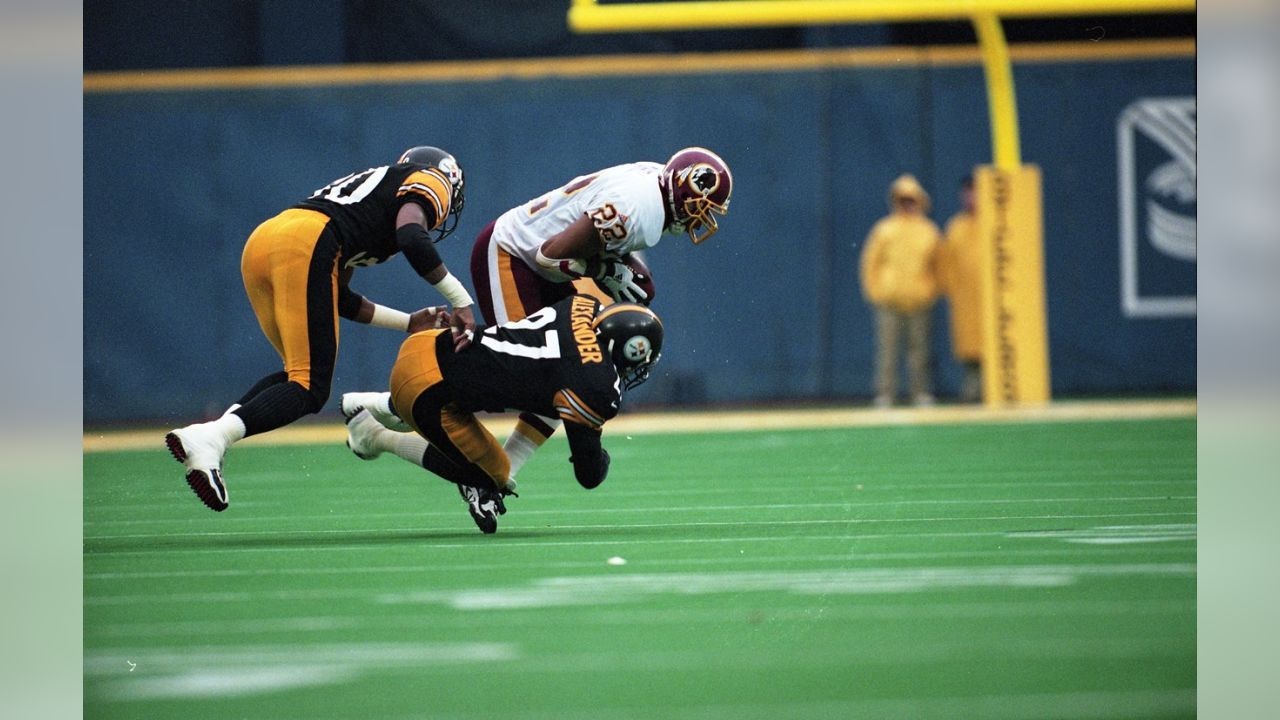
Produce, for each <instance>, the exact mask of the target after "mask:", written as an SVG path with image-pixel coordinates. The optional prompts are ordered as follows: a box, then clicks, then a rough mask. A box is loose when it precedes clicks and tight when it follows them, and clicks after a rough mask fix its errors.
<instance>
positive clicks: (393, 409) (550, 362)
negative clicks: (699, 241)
mask: <svg viewBox="0 0 1280 720" xmlns="http://www.w3.org/2000/svg"><path fill="white" fill-rule="evenodd" d="M661 352H662V321H661V320H659V319H658V316H657V315H655V314H654V313H653V311H652V310H650V309H649V308H647V307H645V306H643V305H638V304H634V303H619V304H614V305H609V306H608V307H604V306H603V305H602V304H601V302H600V300H599V299H597V298H595V297H592V296H590V295H573V296H571V297H568V298H566V299H564V300H561V301H560V302H558V303H556V304H554V305H550V306H548V307H545V308H543V309H541V310H539V311H537V312H535V313H533V314H532V315H530V316H528V317H527V318H525V319H523V320H517V321H513V322H509V323H506V324H503V325H496V326H491V327H488V328H485V329H484V330H483V331H482V332H480V333H479V334H478V335H477V336H476V342H475V343H474V344H472V345H471V346H470V347H468V348H465V349H462V350H458V349H455V347H454V344H453V343H452V342H449V341H448V340H447V339H445V338H443V337H442V331H440V330H428V331H425V332H420V333H417V334H415V335H412V336H411V337H410V338H409V339H408V340H406V341H405V342H404V345H402V346H401V348H400V355H399V357H398V358H397V359H396V364H395V366H394V367H393V368H392V370H391V384H390V389H391V391H390V392H386V393H347V394H346V395H344V396H343V398H342V407H343V412H344V413H347V414H348V415H349V419H348V421H347V446H348V447H350V448H351V450H352V452H354V453H355V454H356V455H358V456H359V457H361V458H364V459H366V460H372V459H373V458H375V457H377V456H379V455H381V454H382V453H384V452H390V453H392V454H395V455H397V456H399V457H401V458H403V459H405V460H407V461H409V462H411V463H413V464H415V465H419V466H422V467H424V468H426V469H427V470H430V471H431V472H433V473H435V474H436V475H439V476H440V477H442V478H444V479H446V480H449V481H450V482H453V483H455V484H457V485H458V490H459V492H461V493H462V497H463V499H464V500H466V501H467V507H468V509H469V511H470V512H471V517H472V519H473V520H475V522H476V525H478V526H479V527H480V530H481V531H482V532H485V533H492V532H494V531H496V530H497V528H498V515H500V514H502V513H505V512H506V507H505V505H504V503H503V497H504V496H506V495H509V494H514V492H515V481H514V480H513V479H512V478H511V476H510V475H511V465H510V461H509V460H508V458H507V454H506V452H504V451H503V449H502V446H501V445H499V444H498V442H497V441H496V440H495V439H494V437H493V435H492V434H490V433H489V431H488V430H487V429H485V427H484V426H483V425H481V424H480V422H479V421H478V420H476V417H475V415H474V413H476V412H479V411H486V412H502V411H505V410H520V411H524V412H534V413H538V414H539V415H544V416H547V417H555V418H559V419H561V420H563V421H564V426H565V429H566V433H567V435H568V439H569V450H570V453H571V457H570V458H569V460H570V462H572V463H573V471H574V475H575V476H576V477H577V480H578V483H579V484H581V485H582V486H583V487H585V488H588V489H590V488H594V487H596V486H598V485H599V484H600V483H601V482H604V479H605V475H606V474H608V472H609V453H608V452H607V451H606V450H605V449H604V448H603V447H602V446H601V444H600V428H601V426H603V425H604V423H605V422H606V421H608V420H609V419H610V418H612V417H614V416H615V415H617V414H618V407H619V405H620V404H621V402H622V393H623V391H624V390H626V389H628V388H632V387H635V386H636V385H639V384H640V383H642V382H644V381H645V379H647V378H648V377H649V372H650V370H651V369H652V368H653V366H654V364H655V363H657V362H658V357H659V355H660V354H661ZM398 430H412V431H415V432H399V431H398Z"/></svg>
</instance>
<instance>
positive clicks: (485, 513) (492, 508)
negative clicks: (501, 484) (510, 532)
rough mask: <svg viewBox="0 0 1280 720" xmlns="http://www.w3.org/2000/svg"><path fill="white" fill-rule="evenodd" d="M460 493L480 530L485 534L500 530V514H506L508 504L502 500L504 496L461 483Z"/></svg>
mask: <svg viewBox="0 0 1280 720" xmlns="http://www.w3.org/2000/svg"><path fill="white" fill-rule="evenodd" d="M458 494H460V495H462V499H463V500H465V501H466V503H467V512H469V513H471V519H472V520H474V521H475V523H476V527H478V528H480V532H482V533H484V534H485V535H492V534H493V533H495V532H497V531H498V516H499V515H505V514H506V512H507V506H506V504H505V503H504V502H502V496H501V495H499V494H498V493H495V492H490V491H488V490H480V489H478V488H473V487H471V486H470V485H459V486H458Z"/></svg>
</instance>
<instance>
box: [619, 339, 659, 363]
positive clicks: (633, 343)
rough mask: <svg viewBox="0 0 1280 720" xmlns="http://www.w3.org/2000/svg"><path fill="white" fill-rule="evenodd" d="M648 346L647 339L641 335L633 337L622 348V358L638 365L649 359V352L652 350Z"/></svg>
mask: <svg viewBox="0 0 1280 720" xmlns="http://www.w3.org/2000/svg"><path fill="white" fill-rule="evenodd" d="M652 349H653V348H652V346H651V345H649V338H647V337H645V336H643V335H634V336H632V337H631V338H630V339H629V340H627V342H626V343H624V344H623V346H622V356H623V357H624V358H626V359H627V360H628V361H629V362H633V363H638V362H643V361H645V360H648V359H649V352H650V351H651V350H652Z"/></svg>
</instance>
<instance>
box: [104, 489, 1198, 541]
mask: <svg viewBox="0 0 1280 720" xmlns="http://www.w3.org/2000/svg"><path fill="white" fill-rule="evenodd" d="M1196 499H1197V498H1196V496H1195V495H1149V496H1140V497H1134V496H1126V495H1116V496H1107V497H1087V498H1079V497H1076V498H986V499H983V498H970V499H951V500H888V499H886V500H880V501H876V502H841V501H839V500H832V501H830V502H821V503H771V504H764V505H715V506H705V505H677V506H668V507H649V506H641V507H597V508H563V509H558V510H555V509H552V510H536V509H521V510H520V515H521V516H528V515H535V516H536V515H593V516H595V515H610V514H614V513H623V514H626V513H642V514H647V513H680V512H723V511H726V510H809V509H815V508H820V509H833V510H835V509H851V508H871V507H874V508H882V509H888V508H894V507H899V506H905V505H912V506H916V505H1022V504H1030V505H1034V504H1041V503H1085V502H1106V503H1115V502H1165V501H1170V500H1179V501H1182V500H1196ZM512 504H513V506H514V504H515V501H512ZM459 510H460V508H454V509H452V510H424V511H422V512H402V513H360V514H350V515H347V514H335V513H323V514H319V515H276V516H265V517H264V516H246V517H235V518H225V520H226V521H229V522H235V521H247V522H260V523H263V524H264V525H269V524H272V523H273V522H277V521H285V522H299V521H304V520H326V521H333V520H374V519H387V518H427V517H457V516H458V514H459ZM513 512H514V509H513ZM223 520H224V518H219V519H218V521H219V522H222V521H223ZM165 523H174V524H180V525H190V523H191V521H190V520H189V519H183V518H167V519H164V520H155V519H151V520H90V521H86V522H85V523H84V524H85V526H86V527H87V526H94V525H100V526H108V527H110V526H118V525H164V524H165ZM97 537H98V539H100V538H102V537H129V536H127V535H117V536H97ZM86 539H94V538H86Z"/></svg>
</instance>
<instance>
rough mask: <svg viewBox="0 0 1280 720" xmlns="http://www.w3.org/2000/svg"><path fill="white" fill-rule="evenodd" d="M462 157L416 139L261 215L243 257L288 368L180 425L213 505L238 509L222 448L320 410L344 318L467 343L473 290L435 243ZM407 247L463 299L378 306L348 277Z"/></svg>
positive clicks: (454, 210) (199, 487) (447, 220)
mask: <svg viewBox="0 0 1280 720" xmlns="http://www.w3.org/2000/svg"><path fill="white" fill-rule="evenodd" d="M463 200H464V198H463V178H462V168H461V167H460V166H459V165H458V161H457V160H456V159H454V157H453V156H452V155H450V154H449V153H447V152H445V151H443V150H441V149H439V148H435V147H429V146H420V147H415V148H410V149H409V150H407V151H405V153H404V154H403V155H401V157H400V159H399V160H398V161H397V162H396V164H394V165H389V166H388V165H384V166H381V167H375V168H370V169H368V170H364V171H361V172H356V173H352V174H350V175H347V176H346V177H343V178H340V179H338V180H335V181H333V182H331V183H329V184H328V185H325V186H324V187H322V188H320V189H319V190H316V191H315V193H313V194H312V195H311V197H309V198H307V199H306V200H303V201H302V202H300V203H298V204H297V205H295V206H293V207H292V208H290V209H288V210H285V211H284V212H282V213H280V214H279V215H277V216H275V217H273V218H271V219H270V220H267V221H266V222H264V223H262V224H261V225H259V226H258V228H257V229H256V230H254V231H253V234H252V235H250V236H249V240H248V242H246V243H245V246H244V253H243V255H242V256H241V260H240V272H241V275H242V276H243V277H244V287H245V291H246V292H247V293H248V295H249V302H250V304H251V305H252V306H253V312H254V314H255V315H256V316H257V318H258V324H259V325H261V326H262V332H263V333H265V334H266V336H267V339H268V340H270V341H271V345H272V346H273V347H275V349H276V352H277V353H279V354H280V357H281V359H282V360H283V361H284V369H283V370H282V371H279V372H275V373H272V374H270V375H268V376H266V377H264V378H262V379H261V380H259V381H258V383H257V384H256V385H254V386H253V387H252V388H250V389H249V391H248V392H247V393H245V394H244V396H243V397H242V398H240V400H239V401H238V402H237V403H235V404H234V405H232V406H231V408H230V409H228V410H227V412H226V413H224V414H223V415H222V417H220V418H218V419H217V420H213V421H211V422H206V423H196V424H194V425H188V426H187V427H184V428H180V429H177V430H173V431H171V432H170V433H168V434H167V435H166V436H165V444H166V445H167V446H168V448H169V451H170V452H171V453H172V454H173V456H174V458H176V459H177V460H178V461H179V462H181V463H183V464H184V465H185V466H186V468H187V471H186V479H187V484H188V485H190V486H191V489H192V490H193V491H195V493H196V495H197V496H198V497H199V498H200V499H201V500H202V501H203V502H204V504H205V505H207V506H209V507H210V508H212V509H213V510H217V511H222V510H225V509H226V508H227V489H226V485H225V484H224V483H223V478H222V456H223V455H224V454H225V453H226V450H227V448H228V447H229V446H230V445H231V444H232V443H234V442H236V441H237V440H240V439H241V438H244V437H247V436H249V435H256V434H258V433H262V432H266V431H268V430H274V429H275V428H278V427H282V426H284V425H288V424H289V423H291V422H293V421H294V420H297V419H298V418H300V417H302V416H304V415H307V414H309V413H314V412H318V411H319V410H320V408H321V407H323V406H324V403H325V401H326V400H328V398H329V385H330V382H331V380H332V378H333V366H334V361H335V360H336V359H337V354H338V318H339V317H344V318H347V319H348V320H354V321H356V322H359V323H365V324H371V325H376V326H378V327H385V328H391V329H395V330H400V331H401V332H417V331H419V330H423V329H426V328H430V327H445V326H447V325H451V326H452V332H453V338H452V341H453V343H454V344H456V345H457V346H458V347H459V348H461V347H464V346H466V345H467V344H468V343H470V342H471V336H472V333H473V332H474V328H475V319H474V317H473V313H472V305H473V304H474V303H473V302H472V300H471V296H470V294H469V293H468V292H467V290H466V288H464V287H463V286H462V283H460V282H459V281H458V280H457V278H455V277H454V276H453V275H452V274H450V273H449V269H448V268H447V267H445V265H444V262H443V261H442V260H441V259H440V254H439V253H438V252H437V251H436V249H435V245H434V243H435V242H438V241H440V240H441V239H443V238H444V237H445V236H446V235H448V234H449V233H450V232H452V231H453V229H454V228H455V227H456V226H457V223H458V217H459V215H460V214H461V213H462V206H463ZM398 252H402V253H404V255H405V258H406V259H408V261H409V263H410V264H411V265H412V266H413V269H414V270H416V271H417V272H418V274H419V275H421V276H422V277H423V278H424V279H425V280H426V281H427V282H429V283H431V284H432V285H434V286H435V288H436V289H437V290H439V291H440V293H441V294H442V295H443V296H444V297H445V299H446V300H447V301H448V302H449V304H450V305H451V306H452V307H453V311H452V313H450V312H448V311H446V310H444V309H443V308H437V307H428V308H423V309H421V310H419V311H417V312H415V313H413V314H412V315H409V314H407V313H404V312H401V311H399V310H392V309H390V308H386V307H383V306H381V305H377V304H375V303H373V302H371V301H370V300H368V299H367V298H365V297H363V296H362V295H360V294H358V293H356V292H355V291H354V290H352V289H351V287H350V286H349V285H348V283H349V281H350V279H351V275H352V273H353V272H354V271H355V269H356V268H357V267H362V266H367V265H375V264H377V263H380V262H382V261H383V260H386V259H387V258H389V257H391V256H392V255H395V254H396V253H398Z"/></svg>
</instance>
